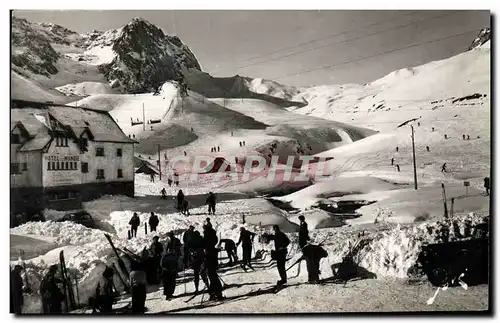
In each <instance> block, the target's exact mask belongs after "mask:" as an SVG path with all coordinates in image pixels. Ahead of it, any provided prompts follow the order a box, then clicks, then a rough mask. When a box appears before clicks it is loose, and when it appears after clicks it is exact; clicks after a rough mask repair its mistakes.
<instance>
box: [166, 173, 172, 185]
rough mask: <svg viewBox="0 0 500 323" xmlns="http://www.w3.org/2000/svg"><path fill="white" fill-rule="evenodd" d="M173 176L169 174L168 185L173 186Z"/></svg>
mask: <svg viewBox="0 0 500 323" xmlns="http://www.w3.org/2000/svg"><path fill="white" fill-rule="evenodd" d="M172 182H173V181H172V176H171V175H168V179H167V183H168V187H172Z"/></svg>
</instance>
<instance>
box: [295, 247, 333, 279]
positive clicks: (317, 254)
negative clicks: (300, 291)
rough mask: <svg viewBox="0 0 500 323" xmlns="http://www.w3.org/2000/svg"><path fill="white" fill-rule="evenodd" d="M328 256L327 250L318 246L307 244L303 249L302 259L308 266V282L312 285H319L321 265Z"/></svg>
mask: <svg viewBox="0 0 500 323" xmlns="http://www.w3.org/2000/svg"><path fill="white" fill-rule="evenodd" d="M327 256H328V253H327V252H326V250H325V249H323V248H321V247H320V246H318V245H312V244H307V245H305V246H304V247H303V248H302V258H301V259H304V260H305V261H306V264H307V276H308V279H307V282H308V283H311V284H317V283H319V274H320V270H319V263H320V261H321V258H325V257H327Z"/></svg>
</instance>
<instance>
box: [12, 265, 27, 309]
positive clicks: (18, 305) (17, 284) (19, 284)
mask: <svg viewBox="0 0 500 323" xmlns="http://www.w3.org/2000/svg"><path fill="white" fill-rule="evenodd" d="M22 270H23V267H21V266H20V265H15V266H14V269H13V270H12V271H11V272H10V313H13V314H21V313H22V308H23V304H24V299H23V279H22V277H21V271H22Z"/></svg>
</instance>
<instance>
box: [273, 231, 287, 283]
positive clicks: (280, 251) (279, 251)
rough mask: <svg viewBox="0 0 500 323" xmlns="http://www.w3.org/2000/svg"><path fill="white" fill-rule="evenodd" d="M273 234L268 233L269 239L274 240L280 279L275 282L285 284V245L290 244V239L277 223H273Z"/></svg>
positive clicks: (275, 257)
mask: <svg viewBox="0 0 500 323" xmlns="http://www.w3.org/2000/svg"><path fill="white" fill-rule="evenodd" d="M273 230H274V235H268V238H269V240H274V253H273V254H274V257H273V255H271V256H272V257H273V258H274V259H275V260H276V266H277V267H278V273H279V275H280V278H281V279H280V280H278V282H277V283H276V284H277V285H278V286H279V285H283V284H286V268H285V263H286V255H287V254H288V251H287V249H286V248H287V247H288V245H289V244H290V239H288V237H287V236H286V234H284V233H283V232H282V231H281V230H280V227H279V226H278V225H276V224H275V225H273Z"/></svg>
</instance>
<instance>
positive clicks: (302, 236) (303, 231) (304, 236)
mask: <svg viewBox="0 0 500 323" xmlns="http://www.w3.org/2000/svg"><path fill="white" fill-rule="evenodd" d="M299 221H300V228H299V247H300V249H302V248H304V246H305V245H306V244H307V241H309V240H311V238H309V230H308V229H307V223H306V220H305V218H304V216H303V215H300V216H299Z"/></svg>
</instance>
